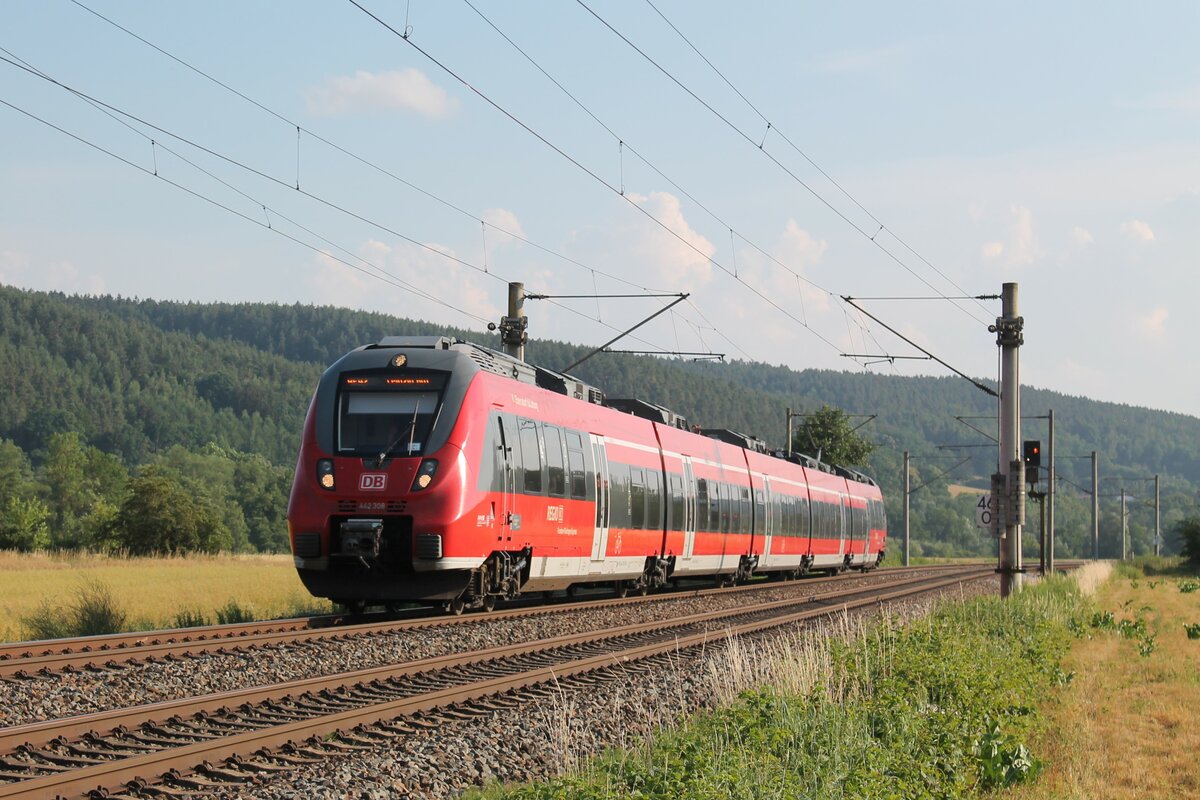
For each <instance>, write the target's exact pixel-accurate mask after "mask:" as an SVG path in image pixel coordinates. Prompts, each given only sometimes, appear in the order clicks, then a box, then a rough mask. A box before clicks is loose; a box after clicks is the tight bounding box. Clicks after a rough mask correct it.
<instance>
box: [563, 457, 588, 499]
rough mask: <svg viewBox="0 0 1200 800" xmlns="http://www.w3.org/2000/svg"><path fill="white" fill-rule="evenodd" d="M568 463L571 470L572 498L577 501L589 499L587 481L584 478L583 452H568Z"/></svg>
mask: <svg viewBox="0 0 1200 800" xmlns="http://www.w3.org/2000/svg"><path fill="white" fill-rule="evenodd" d="M567 463H568V466H570V468H571V497H573V498H575V499H576V500H583V499H586V498H587V480H586V479H585V477H584V472H585V470H584V466H583V452H582V451H579V450H568V451H567Z"/></svg>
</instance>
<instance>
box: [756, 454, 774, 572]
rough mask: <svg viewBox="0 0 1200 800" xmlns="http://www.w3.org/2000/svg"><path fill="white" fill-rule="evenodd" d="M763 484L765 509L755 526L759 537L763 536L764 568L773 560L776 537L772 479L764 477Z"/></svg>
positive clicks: (763, 506)
mask: <svg viewBox="0 0 1200 800" xmlns="http://www.w3.org/2000/svg"><path fill="white" fill-rule="evenodd" d="M762 482H763V483H762V503H761V504H760V505H761V507H762V508H763V516H762V519H756V520H755V521H754V525H755V528H756V529H757V531H758V533H759V535H760V536H762V550H761V552H762V558H763V562H764V563H763V566H766V562H769V561H770V559H771V539H772V538H774V535H775V526H774V524H772V523H773V520H772V516H773V515H772V514H771V479H770V478H768V477H767V476H766V475H763V476H762Z"/></svg>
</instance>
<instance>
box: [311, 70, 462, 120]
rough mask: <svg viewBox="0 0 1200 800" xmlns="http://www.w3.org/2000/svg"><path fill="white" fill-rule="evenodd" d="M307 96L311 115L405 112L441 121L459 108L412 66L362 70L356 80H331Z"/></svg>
mask: <svg viewBox="0 0 1200 800" xmlns="http://www.w3.org/2000/svg"><path fill="white" fill-rule="evenodd" d="M306 95H307V101H308V110H309V113H311V114H320V115H322V116H331V115H335V114H348V113H352V112H356V111H380V110H391V109H403V110H406V111H415V112H416V113H418V114H421V115H422V116H426V117H430V118H433V119H437V118H441V117H446V116H448V115H449V114H450V113H451V112H453V111H454V110H455V109H456V108H458V101H457V100H456V99H455V98H453V97H451V96H450V95H448V94H447V93H446V90H445V89H443V88H441V87H440V86H438V85H436V84H435V83H433V81H431V80H429V77H428V76H427V75H426V74H425V73H424V72H421V71H420V70H419V69H414V68H412V67H410V68H408V69H401V70H394V71H392V72H379V73H371V72H367V71H365V70H359V71H358V72H356V73H354V77H352V78H348V77H338V78H330V79H329V80H327V81H325V83H323V84H321V85H320V86H314V87H312V88H310V89H309V90H308V92H307V93H306Z"/></svg>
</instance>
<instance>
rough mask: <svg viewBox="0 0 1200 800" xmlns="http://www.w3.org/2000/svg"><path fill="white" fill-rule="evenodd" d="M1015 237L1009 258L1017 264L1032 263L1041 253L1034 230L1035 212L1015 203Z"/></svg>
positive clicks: (1013, 211)
mask: <svg viewBox="0 0 1200 800" xmlns="http://www.w3.org/2000/svg"><path fill="white" fill-rule="evenodd" d="M1011 211H1012V214H1013V238H1012V249H1011V250H1010V256H1009V260H1010V261H1011V262H1013V263H1015V264H1032V263H1033V262H1034V260H1035V259H1036V258H1037V257H1038V255H1039V249H1038V243H1037V237H1036V236H1035V235H1034V232H1033V212H1032V211H1030V210H1029V209H1028V208H1025V207H1024V206H1018V205H1013V206H1012V209H1011Z"/></svg>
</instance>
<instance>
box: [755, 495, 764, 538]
mask: <svg viewBox="0 0 1200 800" xmlns="http://www.w3.org/2000/svg"><path fill="white" fill-rule="evenodd" d="M765 492H766V490H765V489H759V490H758V491H757V492H755V493H754V529H755V530H756V531H758V532H759V533H763V532H764V531H766V529H767V498H766V494H765Z"/></svg>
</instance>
